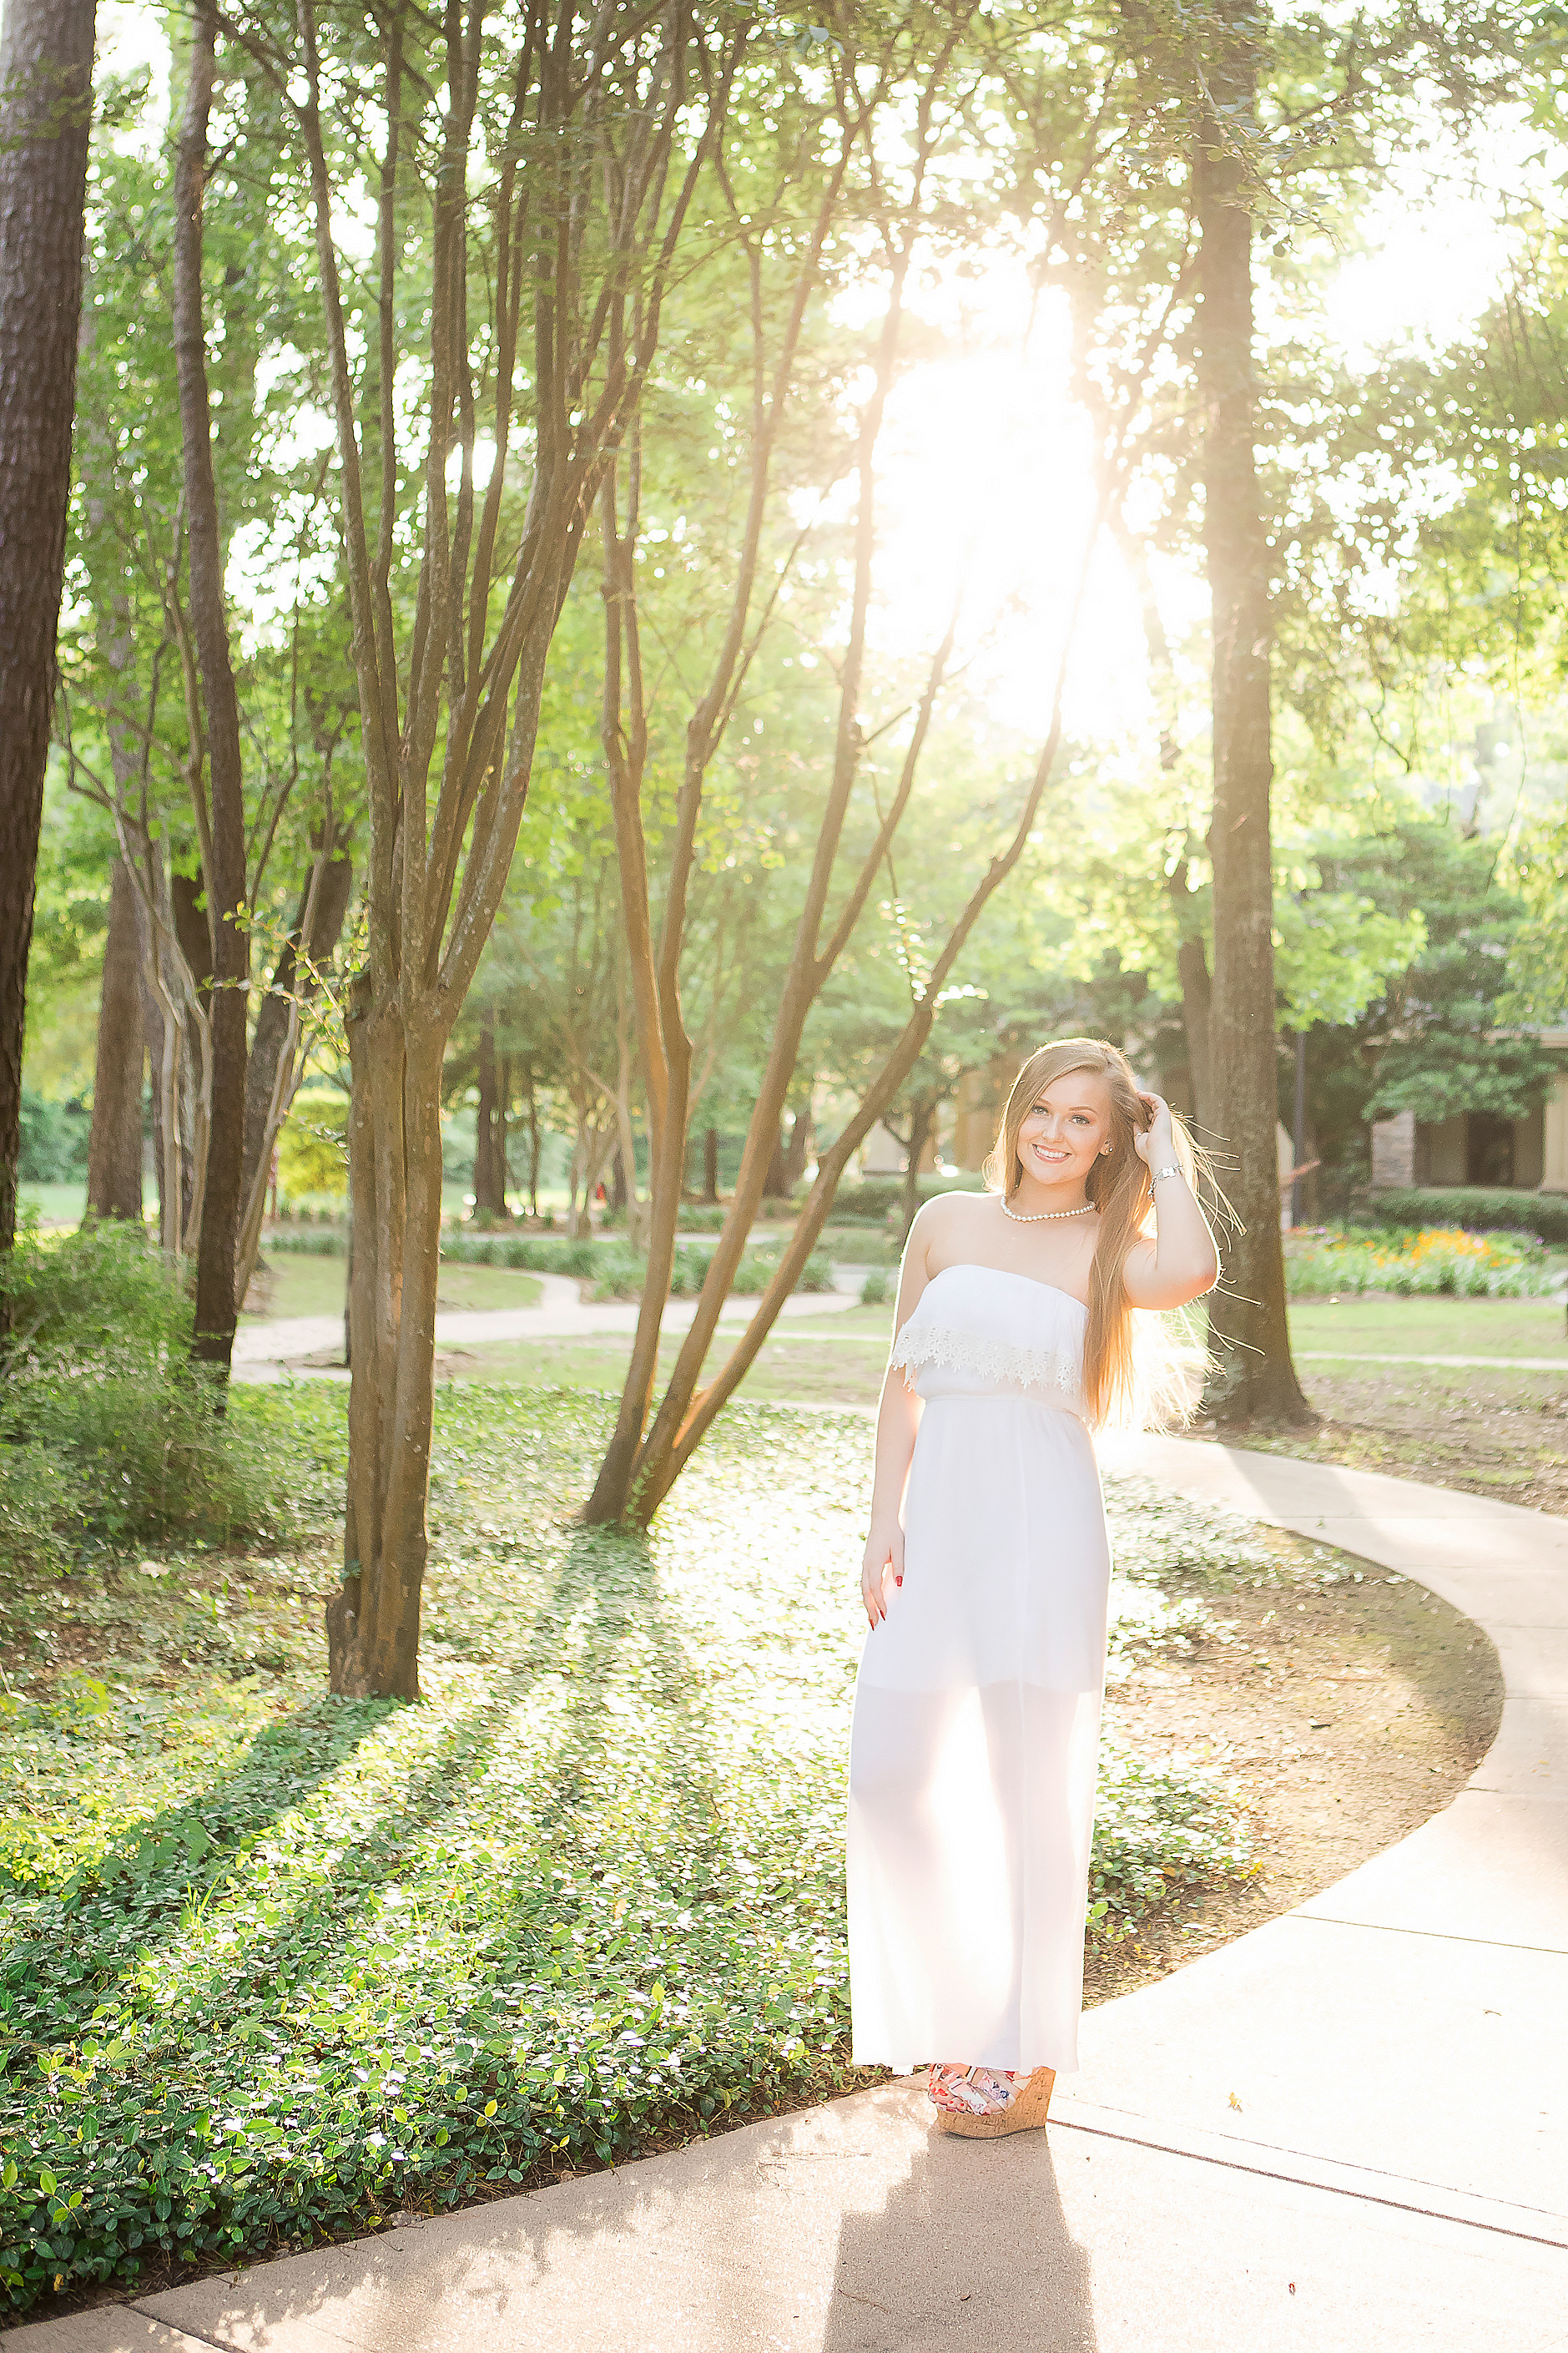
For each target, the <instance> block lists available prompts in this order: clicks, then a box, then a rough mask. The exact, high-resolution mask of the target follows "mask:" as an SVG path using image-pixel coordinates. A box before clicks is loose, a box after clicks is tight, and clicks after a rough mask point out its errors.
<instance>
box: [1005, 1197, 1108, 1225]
mask: <svg viewBox="0 0 1568 2353" xmlns="http://www.w3.org/2000/svg"><path fill="white" fill-rule="evenodd" d="M1093 1207H1094V1203H1093V1202H1092V1201H1082V1202H1080V1203H1079V1206H1078V1208H1076V1209H1033V1210H1026V1209H1010V1208H1008V1207H1007V1204H1006V1202H1005V1201H1004V1202H1003V1204H1002V1215H1003V1216H1004V1217H1005V1218H1011V1219H1012V1220H1013V1223H1014V1224H1015V1225H1016V1226H1043V1225H1045V1224H1046V1223H1047V1221H1048V1220H1049V1219H1052V1218H1086V1217H1087V1216H1088V1215H1089V1211H1090V1209H1092V1208H1093Z"/></svg>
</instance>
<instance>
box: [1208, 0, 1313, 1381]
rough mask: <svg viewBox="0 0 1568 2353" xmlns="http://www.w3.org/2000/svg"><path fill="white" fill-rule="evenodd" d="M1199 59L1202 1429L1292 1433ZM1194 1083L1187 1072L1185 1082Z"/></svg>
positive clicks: (1240, 475) (1266, 896)
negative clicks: (1233, 1211) (1205, 823)
mask: <svg viewBox="0 0 1568 2353" xmlns="http://www.w3.org/2000/svg"><path fill="white" fill-rule="evenodd" d="M1249 6H1250V0H1226V5H1225V8H1224V12H1223V13H1224V15H1225V16H1226V18H1227V19H1228V20H1230V22H1231V23H1232V24H1234V26H1235V27H1236V30H1235V33H1234V36H1233V37H1232V38H1231V40H1230V41H1228V42H1227V43H1226V46H1225V47H1223V48H1222V49H1221V50H1220V51H1219V52H1218V53H1217V54H1216V56H1215V58H1212V59H1211V61H1210V87H1211V89H1212V90H1213V93H1214V99H1215V108H1216V114H1215V115H1213V116H1211V117H1210V118H1209V119H1208V121H1206V122H1205V126H1204V129H1203V132H1201V134H1200V141H1199V147H1198V153H1197V156H1196V159H1195V163H1194V192H1195V195H1196V200H1197V215H1198V224H1199V228H1200V231H1201V234H1202V239H1203V243H1202V249H1201V253H1200V259H1199V272H1200V276H1199V284H1200V291H1201V307H1200V310H1199V313H1198V388H1199V393H1200V396H1201V399H1202V403H1203V412H1204V457H1203V478H1204V531H1205V544H1206V549H1207V555H1208V577H1209V590H1210V595H1211V597H1212V600H1213V608H1214V819H1213V824H1212V826H1211V828H1210V832H1209V856H1210V860H1211V861H1212V864H1213V869H1214V975H1213V980H1212V984H1211V993H1210V1003H1209V1019H1208V1047H1209V1082H1208V1092H1209V1095H1210V1099H1211V1103H1212V1111H1211V1113H1210V1114H1209V1116H1210V1118H1211V1119H1212V1122H1213V1125H1214V1129H1215V1148H1216V1149H1217V1150H1218V1151H1219V1152H1220V1153H1221V1154H1222V1155H1225V1161H1226V1184H1227V1189H1228V1190H1229V1192H1230V1195H1231V1198H1232V1200H1233V1202H1234V1204H1235V1207H1236V1208H1237V1212H1238V1213H1239V1216H1240V1219H1241V1221H1242V1230H1241V1231H1240V1232H1239V1233H1238V1234H1235V1235H1233V1236H1231V1237H1230V1239H1229V1241H1228V1246H1227V1248H1226V1253H1225V1271H1224V1273H1223V1276H1222V1278H1221V1285H1220V1288H1219V1290H1218V1291H1216V1292H1215V1293H1213V1294H1212V1295H1211V1297H1210V1300H1209V1328H1210V1333H1211V1335H1212V1340H1213V1345H1214V1348H1215V1369H1214V1371H1213V1374H1212V1375H1211V1377H1210V1382H1209V1389H1208V1395H1207V1398H1206V1400H1205V1402H1206V1403H1207V1405H1208V1407H1209V1409H1210V1410H1211V1411H1212V1412H1213V1413H1214V1414H1215V1417H1216V1419H1219V1420H1221V1421H1223V1422H1242V1421H1250V1420H1253V1419H1262V1420H1269V1421H1292V1422H1300V1421H1306V1420H1309V1419H1311V1415H1310V1408H1309V1407H1308V1405H1307V1402H1306V1399H1305V1398H1303V1396H1302V1395H1301V1391H1300V1386H1299V1385H1298V1382H1297V1379H1296V1373H1295V1367H1294V1366H1292V1364H1291V1361H1290V1338H1289V1330H1288V1327H1287V1324H1286V1316H1285V1264H1284V1256H1283V1252H1282V1250H1281V1247H1280V1239H1279V1159H1278V1154H1277V1149H1276V1143H1275V1124H1276V1119H1277V1116H1278V1113H1277V1103H1278V1090H1277V1081H1276V1077H1275V1040H1274V864H1273V857H1272V854H1271V849H1270V841H1269V790H1270V786H1271V784H1272V781H1273V773H1274V764H1273V751H1272V743H1271V736H1270V705H1269V637H1270V629H1271V616H1270V611H1269V588H1268V572H1269V562H1268V536H1267V533H1266V531H1265V528H1264V522H1263V511H1262V501H1261V499H1260V497H1259V492H1258V464H1257V454H1256V449H1255V446H1254V436H1255V425H1254V414H1253V398H1254V396H1253V373H1252V344H1253V314H1252V215H1251V211H1250V207H1249V205H1248V200H1247V190H1246V186H1245V182H1244V175H1243V165H1242V162H1241V159H1240V158H1239V156H1238V155H1237V153H1236V152H1235V148H1234V145H1229V146H1227V145H1226V143H1225V142H1226V138H1227V135H1228V133H1227V131H1226V130H1225V129H1222V127H1221V125H1222V122H1224V123H1226V124H1231V125H1234V124H1239V123H1244V122H1246V121H1248V120H1249V119H1250V115H1251V110H1252V103H1253V97H1254V88H1255V81H1254V76H1255V66H1254V63H1253V60H1252V56H1251V52H1250V49H1249V46H1248V34H1247V29H1246V22H1245V21H1244V19H1247V12H1248V10H1249ZM1194 1082H1198V1074H1197V1073H1196V1072H1195V1071H1194Z"/></svg>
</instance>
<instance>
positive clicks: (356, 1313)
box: [327, 976, 445, 1699]
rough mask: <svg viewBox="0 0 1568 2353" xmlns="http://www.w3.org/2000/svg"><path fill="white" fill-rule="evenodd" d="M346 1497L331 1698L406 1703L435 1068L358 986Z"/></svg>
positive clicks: (426, 1417) (430, 1380) (431, 1053)
mask: <svg viewBox="0 0 1568 2353" xmlns="http://www.w3.org/2000/svg"><path fill="white" fill-rule="evenodd" d="M348 1033H349V1068H350V1074H351V1082H352V1095H351V1100H350V1110H349V1199H350V1212H351V1223H352V1232H353V1259H352V1261H351V1264H352V1273H351V1277H350V1282H349V1363H350V1377H349V1487H348V1506H347V1517H346V1521H345V1525H344V1529H343V1582H342V1587H341V1588H340V1589H339V1591H338V1592H337V1593H335V1594H334V1595H333V1597H332V1599H331V1601H330V1602H329V1603H328V1605H327V1653H328V1663H329V1670H330V1673H331V1686H332V1689H333V1690H334V1691H335V1692H342V1693H344V1694H348V1695H349V1696H351V1697H363V1696H364V1695H365V1694H369V1693H377V1694H390V1695H391V1696H392V1697H394V1698H397V1699H417V1698H418V1696H419V1615H420V1601H421V1595H422V1591H423V1588H424V1581H425V1564H426V1557H427V1555H428V1551H429V1543H428V1537H427V1535H426V1520H425V1505H426V1492H427V1490H428V1487H429V1481H430V1422H431V1413H432V1409H433V1407H434V1400H435V1350H436V1290H437V1278H438V1275H439V1271H440V1258H441V1059H442V1050H443V1047H444V1044H445V1039H444V1037H443V1035H442V1033H441V1031H440V1029H439V1028H438V1027H437V1025H436V1024H435V1023H434V1022H433V1021H430V1020H428V1019H426V1020H423V1021H405V1018H403V1017H402V1016H401V1015H400V1013H399V1010H398V1008H397V1005H396V1002H395V998H393V997H391V995H390V993H389V995H388V996H387V997H384V999H383V1000H382V1001H381V1002H380V1003H379V1004H378V1003H376V1002H375V1000H374V997H373V994H372V989H371V984H370V981H369V977H368V976H362V977H361V979H360V980H359V981H358V982H356V984H355V987H354V990H353V999H352V1002H351V1005H350V1008H349V1021H348Z"/></svg>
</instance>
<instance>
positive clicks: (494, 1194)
mask: <svg viewBox="0 0 1568 2353" xmlns="http://www.w3.org/2000/svg"><path fill="white" fill-rule="evenodd" d="M496 1076H497V1073H496V1025H495V1018H494V1016H493V1015H492V1014H489V1013H487V1014H486V1015H485V1018H484V1019H483V1021H482V1022H481V1023H480V1024H479V1106H478V1108H477V1110H476V1111H475V1113H474V1213H475V1215H476V1216H478V1215H479V1211H480V1210H488V1211H489V1212H490V1214H491V1215H492V1216H494V1215H498V1214H499V1213H500V1209H501V1208H503V1207H504V1203H503V1201H502V1198H501V1190H500V1181H499V1178H498V1176H497V1171H496V1160H497V1152H496V1103H497V1090H496Z"/></svg>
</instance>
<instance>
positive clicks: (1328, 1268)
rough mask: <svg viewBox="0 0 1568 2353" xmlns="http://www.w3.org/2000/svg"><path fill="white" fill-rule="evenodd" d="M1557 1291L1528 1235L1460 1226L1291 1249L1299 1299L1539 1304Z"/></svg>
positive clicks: (1325, 1239) (1288, 1260) (1293, 1244)
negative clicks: (1369, 1295) (1395, 1296)
mask: <svg viewBox="0 0 1568 2353" xmlns="http://www.w3.org/2000/svg"><path fill="white" fill-rule="evenodd" d="M1552 1287H1553V1284H1552V1271H1551V1269H1550V1267H1549V1266H1548V1265H1547V1262H1546V1255H1545V1252H1544V1250H1543V1249H1542V1245H1541V1243H1540V1242H1539V1241H1537V1240H1535V1239H1534V1238H1533V1236H1531V1235H1528V1234H1499V1233H1485V1234H1472V1233H1467V1232H1466V1231H1465V1230H1464V1229H1463V1228H1462V1227H1459V1226H1428V1227H1427V1228H1426V1229H1425V1230H1424V1231H1422V1232H1420V1233H1416V1234H1410V1233H1401V1232H1398V1231H1393V1232H1377V1233H1373V1232H1366V1231H1359V1232H1358V1231H1357V1230H1356V1229H1353V1228H1352V1229H1350V1230H1349V1231H1341V1230H1337V1229H1333V1228H1325V1229H1321V1230H1320V1231H1318V1232H1314V1233H1309V1234H1300V1233H1298V1234H1291V1235H1289V1236H1288V1237H1287V1240H1286V1244H1285V1288H1286V1290H1287V1292H1288V1293H1289V1296H1290V1297H1291V1298H1292V1299H1307V1298H1311V1297H1314V1296H1317V1295H1321V1294H1324V1293H1335V1294H1339V1295H1343V1294H1344V1293H1347V1292H1363V1291H1391V1292H1398V1293H1411V1294H1415V1293H1447V1294H1448V1295H1450V1296H1452V1297H1458V1298H1491V1299H1535V1298H1540V1297H1542V1295H1544V1294H1545V1293H1548V1292H1550V1291H1551V1290H1552Z"/></svg>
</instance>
